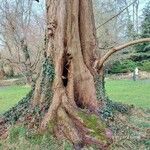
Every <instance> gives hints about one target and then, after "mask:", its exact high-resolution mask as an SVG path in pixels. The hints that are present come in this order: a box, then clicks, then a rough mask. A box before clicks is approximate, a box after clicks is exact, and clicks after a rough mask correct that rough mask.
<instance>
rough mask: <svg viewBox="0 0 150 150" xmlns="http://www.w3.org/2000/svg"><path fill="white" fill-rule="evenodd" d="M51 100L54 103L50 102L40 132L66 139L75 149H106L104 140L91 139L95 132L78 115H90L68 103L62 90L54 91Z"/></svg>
mask: <svg viewBox="0 0 150 150" xmlns="http://www.w3.org/2000/svg"><path fill="white" fill-rule="evenodd" d="M53 100H55V103H54V102H52V104H51V106H50V108H49V111H48V113H47V114H46V115H45V117H44V119H43V122H42V124H41V129H42V130H44V129H48V130H50V131H52V132H53V133H54V135H55V136H56V137H57V138H59V139H62V138H66V139H68V140H69V141H71V142H72V143H73V144H74V146H75V147H76V149H77V147H78V148H79V147H82V146H84V145H87V144H90V145H91V144H96V145H97V146H98V147H99V148H102V149H105V147H107V142H106V141H105V140H104V141H105V142H104V141H101V140H100V139H99V138H97V137H96V136H95V137H93V135H94V134H92V133H94V132H95V131H93V129H92V128H91V129H90V128H89V127H88V126H87V125H86V122H84V119H85V118H84V119H83V118H82V117H81V116H80V115H79V114H80V112H81V113H82V114H84V113H85V115H87V116H90V115H91V114H87V112H83V111H82V110H80V109H79V108H77V106H76V105H75V103H70V101H69V99H68V97H67V94H66V92H65V90H64V88H61V90H59V91H57V92H56V91H55V95H54V97H53ZM56 101H57V103H56ZM95 116H96V115H95ZM97 119H99V118H97ZM96 128H97V127H96ZM96 130H97V129H96ZM98 132H104V130H103V129H102V130H101V131H98ZM97 134H99V133H97ZM104 134H105V133H102V135H104ZM105 136H106V134H105ZM105 139H106V138H105Z"/></svg>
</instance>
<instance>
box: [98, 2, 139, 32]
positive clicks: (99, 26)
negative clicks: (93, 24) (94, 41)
mask: <svg viewBox="0 0 150 150" xmlns="http://www.w3.org/2000/svg"><path fill="white" fill-rule="evenodd" d="M136 1H137V0H135V1H133V2H132V3H130V4H129V5H128V6H126V7H125V8H124V9H122V10H121V11H120V12H118V13H117V14H116V15H114V16H112V17H111V18H110V19H108V20H107V21H105V22H104V23H102V24H100V25H99V26H98V27H97V28H96V30H98V29H99V28H100V27H102V26H103V25H105V24H106V23H108V22H109V21H111V20H113V19H114V18H116V17H118V16H119V15H120V14H121V13H123V12H124V11H125V10H126V9H127V8H128V7H130V6H131V5H133V4H134V3H135V2H136Z"/></svg>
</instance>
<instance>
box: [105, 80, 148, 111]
mask: <svg viewBox="0 0 150 150" xmlns="http://www.w3.org/2000/svg"><path fill="white" fill-rule="evenodd" d="M106 90H107V93H108V96H109V97H110V98H111V99H112V100H115V101H117V102H122V103H126V104H133V105H135V106H137V107H142V108H150V92H149V90H150V80H138V81H133V80H109V79H108V80H106Z"/></svg>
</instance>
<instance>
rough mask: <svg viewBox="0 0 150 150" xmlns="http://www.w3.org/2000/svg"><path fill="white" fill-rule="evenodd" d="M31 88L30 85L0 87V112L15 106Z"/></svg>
mask: <svg viewBox="0 0 150 150" xmlns="http://www.w3.org/2000/svg"><path fill="white" fill-rule="evenodd" d="M29 90H30V87H28V86H20V85H18V86H8V87H0V114H1V113H3V112H5V111H7V110H8V109H9V108H11V107H13V106H14V105H15V104H16V103H17V102H18V101H19V100H21V98H23V97H24V96H25V95H26V94H27V93H28V92H29Z"/></svg>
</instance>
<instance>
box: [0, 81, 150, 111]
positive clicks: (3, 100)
mask: <svg viewBox="0 0 150 150" xmlns="http://www.w3.org/2000/svg"><path fill="white" fill-rule="evenodd" d="M29 90H30V87H27V86H8V87H0V113H3V112H4V111H6V110H8V109H9V108H11V107H12V106H14V105H15V104H16V103H17V102H18V101H19V100H21V98H22V97H24V96H25V95H26V94H27V93H28V92H29ZM106 91H107V94H108V96H109V97H110V98H111V99H112V100H114V101H118V102H122V103H126V104H134V105H135V106H137V107H143V108H150V80H139V81H136V82H134V81H132V80H106Z"/></svg>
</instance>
